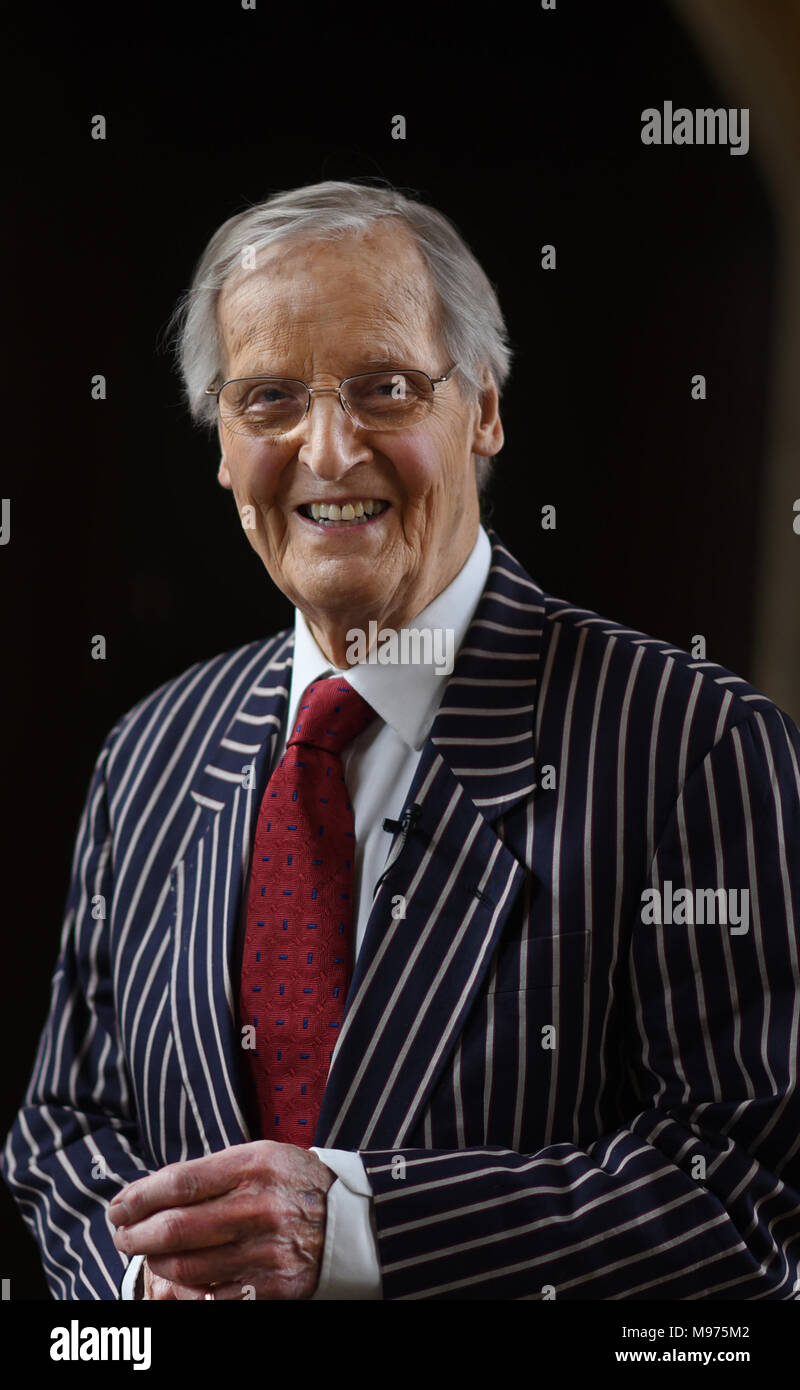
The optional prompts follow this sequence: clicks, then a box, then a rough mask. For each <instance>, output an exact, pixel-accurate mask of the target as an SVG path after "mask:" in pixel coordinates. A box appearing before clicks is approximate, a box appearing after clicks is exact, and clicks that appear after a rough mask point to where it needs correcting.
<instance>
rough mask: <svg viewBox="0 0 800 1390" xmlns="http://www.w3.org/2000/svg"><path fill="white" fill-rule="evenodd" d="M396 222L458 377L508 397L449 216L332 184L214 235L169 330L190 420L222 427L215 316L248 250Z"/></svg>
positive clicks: (292, 194) (288, 197)
mask: <svg viewBox="0 0 800 1390" xmlns="http://www.w3.org/2000/svg"><path fill="white" fill-rule="evenodd" d="M386 217H396V218H398V219H400V222H401V223H403V224H404V225H405V227H406V228H407V229H408V230H409V231H410V232H411V235H412V237H413V239H414V241H415V243H416V245H417V247H418V249H419V251H420V252H421V254H422V257H423V259H424V261H425V264H426V266H427V268H428V271H429V274H430V279H431V283H432V286H433V291H434V302H433V304H432V306H431V308H432V313H433V321H434V323H435V324H436V328H437V331H438V334H439V337H440V340H441V343H442V345H443V346H444V348H445V350H446V351H447V352H448V353H449V354H450V356H451V359H452V361H453V362H458V363H459V371H457V372H456V373H455V376H454V378H453V380H454V381H456V382H458V383H459V389H460V390H461V393H462V396H463V397H464V398H465V399H466V400H467V401H468V402H469V403H470V404H473V403H477V402H478V400H479V399H480V394H481V391H482V389H483V388H484V385H485V382H484V381H483V380H482V376H481V368H488V370H489V371H490V372H491V374H492V377H493V378H494V382H495V385H496V386H497V391H498V395H500V394H501V393H502V390H503V387H504V385H505V382H506V379H507V377H508V374H509V371H510V368H511V356H512V352H511V348H510V346H509V343H508V334H507V329H506V325H505V321H504V319H503V315H502V312H501V309H500V305H499V303H498V300H497V295H496V294H495V291H494V287H493V285H492V284H491V282H490V281H489V279H488V278H487V276H486V274H485V272H484V271H483V269H482V268H481V266H480V265H479V263H478V261H477V260H476V258H475V256H474V255H473V254H472V252H471V251H470V249H469V247H468V246H467V244H466V242H465V241H464V240H463V238H462V237H461V235H460V233H459V232H458V231H457V230H456V228H455V226H454V225H453V223H452V222H451V221H450V220H449V218H447V217H445V216H444V215H443V214H442V213H441V212H438V211H437V210H436V209H435V208H432V207H429V206H428V205H427V204H426V203H422V202H419V201H418V200H416V199H415V198H409V197H406V195H405V194H404V193H402V192H401V191H400V190H399V189H396V188H393V187H391V186H388V187H373V186H371V185H367V184H360V183H345V182H340V181H335V180H328V181H326V182H324V183H315V184H307V185H305V186H304V187H301V188H293V189H290V190H288V191H286V192H281V193H275V194H273V196H272V197H271V198H267V199H266V201H265V202H262V203H257V204H255V205H254V206H252V207H249V208H247V209H246V210H245V211H244V212H239V213H237V214H236V215H235V216H234V217H229V218H228V220H227V221H226V222H223V224H222V226H221V227H219V228H218V230H217V231H216V232H215V233H214V235H213V236H212V238H211V240H210V241H209V243H208V245H207V246H206V249H205V251H204V252H203V254H202V256H201V257H200V260H199V261H198V263H197V266H196V268H195V271H194V276H193V278H192V283H191V286H190V287H189V289H188V291H187V292H186V293H185V294H184V295H183V296H182V297H181V299H180V301H179V303H178V305H177V307H176V309H175V312H174V313H173V315H172V318H171V319H170V323H169V325H168V331H169V332H171V331H174V332H175V334H176V340H175V342H176V356H177V359H178V365H179V367H180V371H181V374H182V377H183V381H184V387H185V392H186V397H187V400H188V405H189V410H190V412H191V415H192V418H193V419H194V420H195V421H196V422H197V423H198V424H202V425H206V426H209V427H211V428H214V427H215V425H216V402H215V399H214V397H213V396H207V395H206V394H205V389H206V387H208V386H211V385H212V384H213V383H215V382H216V383H217V384H219V382H221V381H222V373H223V370H224V367H223V344H222V340H221V337H220V331H219V323H218V318H217V302H218V299H219V295H220V292H221V290H222V287H223V286H224V285H225V283H226V281H227V280H228V279H229V277H230V276H232V275H233V274H234V273H236V272H239V271H241V268H242V264H243V252H244V251H245V248H252V250H253V252H254V253H256V254H257V253H258V251H260V250H262V249H264V248H266V247H268V246H273V245H274V244H275V243H276V242H278V241H287V240H290V239H300V238H302V239H303V240H320V241H322V240H335V239H338V238H340V237H342V236H344V235H347V234H351V235H352V234H358V233H363V232H365V231H366V230H367V229H368V228H369V227H371V226H372V225H373V224H374V223H376V222H378V221H379V220H380V219H382V218H386ZM475 468H476V477H477V481H478V489H479V491H480V492H481V493H482V492H483V490H484V488H485V486H486V484H487V482H488V478H489V473H490V469H491V459H489V458H484V457H482V456H480V455H476V456H475Z"/></svg>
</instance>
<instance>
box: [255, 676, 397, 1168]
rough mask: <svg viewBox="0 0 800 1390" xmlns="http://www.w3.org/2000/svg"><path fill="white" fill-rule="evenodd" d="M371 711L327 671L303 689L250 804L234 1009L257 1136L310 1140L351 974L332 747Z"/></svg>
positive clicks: (344, 800)
mask: <svg viewBox="0 0 800 1390" xmlns="http://www.w3.org/2000/svg"><path fill="white" fill-rule="evenodd" d="M374 717H375V711H374V710H373V709H372V708H371V706H370V705H368V704H367V702H366V700H363V699H362V698H361V696H360V695H359V694H357V692H356V691H355V690H353V689H352V688H351V686H349V685H348V683H347V681H345V680H341V679H339V678H337V677H334V678H333V679H331V680H324V681H316V682H315V683H314V684H313V685H310V686H309V687H308V689H307V690H306V692H305V694H304V695H303V698H302V700H301V702H300V708H299V710H298V712H297V722H296V724H295V727H294V730H293V731H292V733H291V735H290V737H289V739H288V741H287V744H286V752H285V753H284V755H283V757H282V758H281V760H280V762H279V763H278V766H277V767H276V768H275V770H274V772H273V774H272V776H271V777H270V780H269V782H268V784H267V789H266V791H265V793H264V799H263V801H262V803H261V810H260V811H259V816H258V824H257V826H256V834H255V841H254V844H253V860H252V869H251V873H250V893H249V898H248V907H247V926H246V929H245V939H244V952H243V956H242V976H241V990H240V995H239V1014H240V1021H241V1023H242V1024H252V1025H254V1027H255V1041H256V1050H255V1051H254V1050H252V1049H246V1050H245V1056H246V1057H247V1058H248V1059H249V1061H250V1066H251V1070H252V1075H253V1080H254V1083H255V1089H256V1095H257V1098H258V1109H259V1116H260V1121H261V1133H262V1135H263V1137H264V1138H265V1139H276V1140H282V1141H283V1142H284V1143H287V1144H299V1145H300V1146H301V1147H302V1148H304V1149H307V1148H310V1147H311V1144H312V1143H313V1142H314V1130H315V1128H316V1124H317V1118H318V1115H319V1110H320V1105H321V1104H322V1095H323V1092H324V1090H325V1082H326V1080H327V1076H328V1069H329V1067H330V1061H331V1056H332V1055H333V1049H334V1047H335V1045H336V1038H337V1036H338V1033H337V1029H338V1028H339V1026H340V1023H341V1019H342V1009H343V1007H344V1002H345V998H346V995H347V987H348V985H349V982H350V973H351V960H352V952H353V911H352V902H353V897H352V895H353V851H354V849H355V834H354V831H353V810H352V807H351V805H350V801H349V798H348V795H347V788H346V786H345V781H344V772H343V769H342V760H341V757H340V754H341V752H342V749H344V748H345V747H346V746H347V744H348V743H350V742H351V740H352V739H354V738H355V737H356V736H357V735H358V734H360V733H361V731H362V730H363V729H365V728H366V726H367V724H369V722H370V720H372V719H374Z"/></svg>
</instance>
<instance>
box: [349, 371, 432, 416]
mask: <svg viewBox="0 0 800 1390" xmlns="http://www.w3.org/2000/svg"><path fill="white" fill-rule="evenodd" d="M343 394H344V397H345V400H346V401H347V404H348V406H349V407H350V410H351V412H352V414H353V416H354V417H355V419H356V420H357V421H358V423H359V424H360V425H363V426H364V428H365V429H376V430H391V429H408V427H409V426H410V425H415V424H416V423H417V422H418V421H419V420H422V419H423V418H424V416H425V415H426V414H427V412H428V410H429V408H430V404H431V401H432V400H433V387H432V386H431V383H430V381H429V380H428V378H427V377H426V376H425V374H424V373H423V372H369V373H368V374H367V375H365V376H357V377H353V379H352V380H351V381H348V382H347V385H346V386H345V387H344V388H343Z"/></svg>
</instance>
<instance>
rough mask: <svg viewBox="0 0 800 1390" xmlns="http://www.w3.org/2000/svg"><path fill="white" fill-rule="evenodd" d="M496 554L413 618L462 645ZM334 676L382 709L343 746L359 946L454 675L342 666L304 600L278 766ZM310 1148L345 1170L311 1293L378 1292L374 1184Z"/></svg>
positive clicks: (478, 561)
mask: <svg viewBox="0 0 800 1390" xmlns="http://www.w3.org/2000/svg"><path fill="white" fill-rule="evenodd" d="M491 556H492V547H491V542H490V540H489V537H488V536H487V534H486V532H485V531H484V529H483V527H480V528H479V530H478V538H477V540H476V542H475V545H474V546H473V549H472V551H471V552H470V555H469V557H468V559H467V561H466V563H465V564H464V565H463V567H462V568H461V569H460V570H459V572H458V574H457V575H456V577H455V579H453V580H452V582H451V583H450V584H448V586H447V588H446V589H443V590H442V592H441V593H440V594H438V595H437V597H436V598H435V599H434V600H433V602H432V603H430V604H428V607H427V608H425V609H423V610H422V612H421V613H418V614H417V615H416V616H415V617H414V618H413V619H411V620H409V622H408V624H407V626H409V627H410V626H413V627H414V628H417V629H423V628H429V629H430V630H431V631H435V630H436V629H450V630H452V633H453V643H452V648H450V650H452V651H453V652H454V653H457V652H458V650H459V648H460V646H461V644H462V642H463V640H464V637H465V636H466V632H467V628H468V627H469V624H470V621H471V620H472V616H473V614H474V612H475V609H476V608H477V606H478V602H479V600H480V597H481V594H482V592H483V589H484V587H485V585H486V580H487V578H488V575H489V567H490V564H491ZM440 670H441V667H440V668H439V671H440ZM448 674H449V672H448ZM328 676H343V677H344V678H345V679H346V680H347V681H349V683H350V685H351V686H352V687H353V689H354V690H356V691H358V693H359V695H361V696H362V697H363V698H364V699H365V700H366V701H367V703H368V704H370V705H371V706H372V708H373V709H374V710H375V712H376V714H377V715H378V718H377V719H375V720H373V721H372V723H371V724H369V725H368V726H367V728H366V729H365V730H364V732H363V733H361V734H359V736H358V737H357V738H356V739H354V740H353V742H352V743H351V744H350V745H349V746H348V747H347V748H346V749H345V750H344V752H343V753H342V764H343V768H344V775H345V780H346V783H347V789H348V793H349V795H350V801H351V804H352V807H353V817H354V821H355V836H356V850H355V862H354V866H353V867H354V882H353V897H354V902H353V909H354V917H355V954H356V955H357V954H358V952H359V951H360V949H361V945H362V942H363V940H364V932H365V930H366V926H367V921H368V919H369V915H370V912H371V910H372V901H373V897H374V892H375V886H376V884H377V882H378V879H379V878H380V876H381V874H382V873H383V870H384V868H385V865H386V859H387V856H388V853H389V850H390V849H391V846H392V839H393V837H392V835H391V834H390V833H389V832H387V831H385V830H384V829H383V821H384V818H385V817H387V816H388V817H390V818H391V819H392V820H398V819H399V818H400V814H401V812H402V810H403V806H404V804H405V801H406V797H407V795H408V791H409V788H410V786H411V782H412V779H413V777H414V773H415V772H416V769H417V763H418V762H419V756H420V753H421V751H422V747H423V745H424V743H425V740H426V738H427V737H428V734H429V732H430V729H431V725H432V724H433V720H434V716H435V714H436V711H437V709H438V707H439V705H440V703H441V698H442V693H443V690H444V686H445V683H446V681H447V675H445V674H439V673H438V671H437V667H436V666H435V665H433V664H419V665H411V664H408V665H382V664H380V663H377V662H376V663H374V664H373V663H370V662H369V661H364V662H360V663H359V664H358V665H355V666H350V667H348V668H347V670H337V669H336V668H335V667H332V666H331V664H330V662H329V661H328V659H327V657H325V655H324V654H323V652H322V651H321V650H320V648H319V646H318V645H317V643H316V641H315V639H314V636H313V634H312V632H311V630H310V629H309V627H308V624H307V623H306V620H305V618H304V617H303V615H302V613H301V612H300V610H299V609H296V610H295V641H294V657H293V665H292V676H291V683H290V687H289V706H288V710H287V719H286V725H285V729H284V733H283V734H282V736H281V738H280V739H279V741H278V743H277V745H276V749H275V757H274V760H273V764H272V766H273V768H274V767H275V766H277V763H278V761H279V759H280V758H281V757H282V756H283V753H284V751H285V748H286V729H291V728H292V727H293V726H294V723H295V720H296V717H297V710H298V706H299V704H300V700H301V698H302V696H303V694H304V692H305V691H306V689H307V688H308V686H309V685H310V684H311V683H312V681H315V680H321V679H324V678H326V677H328ZM312 1153H316V1154H318V1155H319V1157H320V1158H321V1159H322V1161H323V1162H324V1163H326V1164H327V1165H328V1167H329V1168H331V1169H332V1170H333V1171H334V1172H335V1173H336V1175H337V1178H336V1181H335V1182H334V1183H332V1185H331V1187H330V1189H329V1191H328V1206H327V1220H326V1228H325V1247H324V1250H323V1256H322V1266H321V1270H320V1278H319V1283H318V1285H317V1290H316V1292H315V1294H314V1295H313V1297H314V1298H315V1299H379V1298H380V1297H381V1277H380V1266H379V1264H378V1251H377V1241H376V1239H375V1233H374V1228H373V1223H372V1201H371V1188H370V1185H369V1180H368V1178H367V1175H366V1172H365V1169H364V1165H363V1163H362V1162H361V1159H360V1158H359V1156H358V1154H357V1153H351V1152H348V1151H345V1150H343V1149H323V1148H316V1147H315V1148H312ZM142 1261H143V1256H135V1257H134V1258H133V1259H132V1260H131V1263H130V1265H129V1266H128V1269H127V1270H126V1273H125V1278H124V1280H123V1284H122V1291H121V1296H122V1298H134V1297H135V1296H136V1294H135V1293H134V1291H133V1290H134V1287H135V1285H136V1280H137V1275H138V1273H139V1269H140V1267H141V1264H142ZM139 1296H141V1295H139Z"/></svg>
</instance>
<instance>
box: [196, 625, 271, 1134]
mask: <svg viewBox="0 0 800 1390" xmlns="http://www.w3.org/2000/svg"><path fill="white" fill-rule="evenodd" d="M292 649H293V634H291V633H290V634H288V635H287V634H285V633H284V634H281V635H280V636H279V637H278V638H277V639H273V640H272V641H271V642H270V643H269V644H268V646H267V650H266V653H264V651H263V649H262V653H261V654H260V656H259V658H258V659H257V660H256V661H255V662H254V665H253V667H252V673H253V674H252V679H251V680H250V681H249V683H248V684H247V688H246V690H245V692H244V695H243V699H242V703H241V704H240V705H239V707H238V708H237V710H236V713H235V715H234V716H233V718H232V719H231V720H230V721H229V723H228V724H227V726H226V729H225V733H224V735H223V737H222V738H221V740H220V742H219V744H218V746H217V747H216V748H215V749H214V752H213V756H212V757H211V758H210V760H209V761H208V762H206V763H205V764H204V765H203V766H202V767H201V768H199V769H198V771H197V773H196V775H195V777H194V779H193V781H192V784H191V786H190V788H189V791H188V796H189V797H190V798H191V800H192V801H193V802H194V805H195V810H194V813H193V818H194V823H193V829H192V838H191V841H190V843H189V846H188V848H187V850H186V853H185V854H184V855H183V856H182V857H181V858H180V859H179V860H178V861H177V862H176V863H175V864H174V865H173V868H172V873H171V877H170V895H171V898H172V902H173V928H172V938H173V939H172V946H173V955H172V978H171V988H170V1008H171V1012H172V1028H173V1034H174V1037H175V1044H176V1050H177V1055H178V1061H179V1064H180V1068H181V1073H182V1076H183V1082H184V1085H185V1088H186V1093H187V1097H188V1100H189V1104H190V1106H191V1109H192V1113H193V1115H194V1119H195V1122H196V1124H197V1126H198V1129H199V1131H200V1134H201V1136H202V1138H203V1144H204V1148H205V1150H206V1151H207V1152H209V1153H211V1152H215V1151H216V1150H218V1149H221V1148H226V1147H227V1146H228V1145H230V1144H239V1143H243V1142H245V1141H246V1140H248V1139H250V1138H251V1137H252V1135H251V1133H250V1126H249V1124H248V1121H247V1118H246V1116H245V1114H244V1111H243V1108H242V1105H241V1096H242V1095H243V1093H244V1092H243V1089H242V1073H241V1068H242V1048H241V1038H240V1034H239V1025H238V1014H237V1007H236V1001H237V995H238V981H237V980H236V978H235V968H234V963H235V960H236V954H237V927H238V924H239V914H240V911H241V909H242V885H243V884H244V883H246V881H247V874H248V872H249V856H250V847H251V843H252V839H253V835H254V833H255V818H256V817H257V816H258V810H259V802H260V795H261V794H262V793H263V787H264V785H265V783H266V780H267V776H268V773H269V768H270V766H271V762H272V756H273V753H274V749H275V741H276V739H277V737H278V734H279V732H280V730H281V728H282V726H283V721H284V717H285V712H286V703H287V700H288V689H289V680H290V674H291V664H292ZM248 769H250V771H249V772H248Z"/></svg>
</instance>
